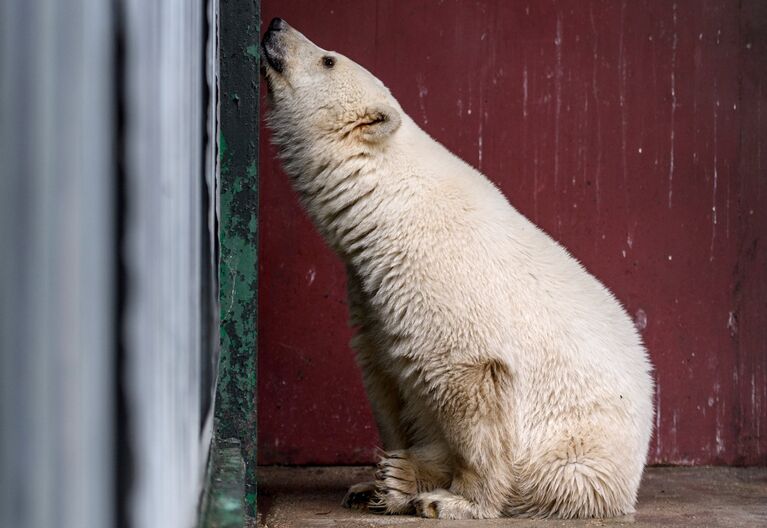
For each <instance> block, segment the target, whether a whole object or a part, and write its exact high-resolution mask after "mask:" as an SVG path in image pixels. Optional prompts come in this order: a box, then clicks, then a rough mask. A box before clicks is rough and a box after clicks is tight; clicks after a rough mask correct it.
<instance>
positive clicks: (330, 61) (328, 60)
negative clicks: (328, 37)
mask: <svg viewBox="0 0 767 528" xmlns="http://www.w3.org/2000/svg"><path fill="white" fill-rule="evenodd" d="M322 65H323V66H325V67H326V68H328V69H330V68H332V67H333V66H335V65H336V59H335V57H330V56H327V55H326V56H324V57H322Z"/></svg>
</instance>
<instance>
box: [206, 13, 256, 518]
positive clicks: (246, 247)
mask: <svg viewBox="0 0 767 528" xmlns="http://www.w3.org/2000/svg"><path fill="white" fill-rule="evenodd" d="M259 28H260V1H259V0H246V1H245V0H222V1H221V4H220V60H221V63H220V67H221V110H220V111H221V136H220V138H219V156H220V167H221V189H220V199H221V202H220V206H221V226H220V240H221V257H220V258H221V260H220V265H221V276H220V280H221V360H220V366H219V379H218V393H217V403H216V419H217V420H216V422H217V432H216V433H217V436H218V437H219V438H237V439H239V440H240V444H241V446H242V455H243V458H244V459H245V465H246V470H245V484H246V491H245V500H246V504H247V507H248V510H249V511H250V513H251V514H252V513H254V512H255V501H256V474H255V470H256V464H257V462H256V461H257V459H256V447H257V443H256V372H257V362H256V348H257V343H258V339H257V337H258V327H257V316H258V283H257V276H258V273H257V270H258V267H257V266H258V251H257V249H258V115H259V114H258V112H259V104H258V90H259V53H258V49H259V48H258V40H259Z"/></svg>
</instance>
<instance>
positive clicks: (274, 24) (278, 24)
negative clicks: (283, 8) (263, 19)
mask: <svg viewBox="0 0 767 528" xmlns="http://www.w3.org/2000/svg"><path fill="white" fill-rule="evenodd" d="M284 25H285V22H284V21H283V20H282V19H281V18H273V19H272V21H271V22H269V29H270V30H272V31H279V30H281V29H282V27H283V26H284Z"/></svg>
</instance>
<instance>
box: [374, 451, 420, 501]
mask: <svg viewBox="0 0 767 528" xmlns="http://www.w3.org/2000/svg"><path fill="white" fill-rule="evenodd" d="M375 477H376V483H375V486H376V490H375V494H374V496H373V498H372V499H371V500H370V503H369V504H368V509H369V510H370V511H373V512H377V513H389V514H397V513H400V514H401V513H412V512H413V506H412V504H411V502H412V500H413V498H415V496H416V494H417V493H418V484H417V481H416V473H415V468H414V467H413V464H412V463H411V462H410V460H409V458H408V456H407V453H406V452H405V451H394V452H391V453H382V454H381V459H380V461H379V462H378V466H377V467H376V473H375Z"/></svg>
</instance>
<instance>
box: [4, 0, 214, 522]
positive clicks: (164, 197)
mask: <svg viewBox="0 0 767 528" xmlns="http://www.w3.org/2000/svg"><path fill="white" fill-rule="evenodd" d="M217 5H218V2H217V1H216V0H207V1H206V0H200V1H196V2H194V1H188V0H165V1H162V2H158V1H155V0H115V1H104V0H5V1H4V2H0V161H2V163H0V526H1V527H3V528H5V527H14V528H27V527H30V528H31V527H35V528H37V527H40V528H43V527H44V528H49V527H57V528H104V527H108V526H113V525H118V526H135V527H162V528H175V527H179V528H180V527H189V526H192V525H194V524H195V522H196V515H197V506H198V501H199V495H200V490H201V486H202V480H203V477H204V474H203V473H204V469H205V464H206V460H207V454H208V446H209V444H210V437H211V429H212V424H211V420H212V418H211V415H212V412H211V407H212V397H213V394H214V391H215V387H214V380H215V370H216V367H217V361H218V331H217V328H218V324H217V314H218V305H217V301H216V299H217V296H218V287H217V279H216V277H217V265H216V262H215V261H216V254H215V250H214V241H215V238H216V218H217V217H216V209H215V206H216V204H217V201H218V200H217V188H216V186H217V181H218V179H217V174H218V171H217V167H218V164H217V159H216V156H217V154H216V153H217V150H216V138H217V136H218V128H217V127H218V118H217V113H216V112H217V111H216V104H215V102H216V97H217V88H216V72H217V51H216V50H217V46H216V38H217V28H216V13H217ZM118 408H122V409H123V410H124V413H120V412H118Z"/></svg>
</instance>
